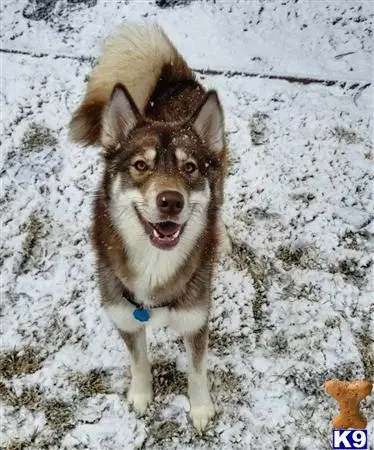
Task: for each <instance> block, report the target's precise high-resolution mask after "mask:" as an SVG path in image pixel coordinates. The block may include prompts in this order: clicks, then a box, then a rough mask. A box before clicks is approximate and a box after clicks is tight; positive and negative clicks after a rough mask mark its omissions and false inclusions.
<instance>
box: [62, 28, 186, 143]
mask: <svg viewBox="0 0 374 450" xmlns="http://www.w3.org/2000/svg"><path fill="white" fill-rule="evenodd" d="M161 73H162V76H163V78H165V77H166V79H167V81H178V80H181V79H183V80H186V79H194V75H193V73H192V71H191V69H190V68H189V67H188V66H187V64H186V62H185V61H184V59H183V58H182V57H181V56H180V55H179V53H178V51H177V50H176V48H175V47H174V46H173V44H172V43H171V42H170V40H169V39H168V37H167V36H166V34H165V33H164V32H163V31H162V29H161V28H160V27H159V26H158V25H156V24H151V25H137V26H121V27H120V28H119V29H118V31H117V33H116V34H115V35H114V36H113V37H111V38H109V39H108V40H107V41H106V43H105V45H104V49H103V53H102V56H101V57H100V59H99V62H98V64H97V66H96V67H95V68H94V69H93V71H92V73H91V76H90V80H89V83H88V86H87V91H86V94H85V97H84V100H83V102H82V104H81V105H80V107H79V108H78V109H77V111H76V112H75V113H74V115H73V118H72V120H71V122H70V137H71V139H72V140H73V141H74V142H79V143H81V144H83V145H94V144H99V143H100V142H101V132H102V115H103V111H104V108H105V106H106V104H107V102H108V100H109V99H110V97H111V94H112V91H113V88H114V86H115V85H116V84H117V83H121V84H123V85H124V86H125V87H126V88H127V90H128V91H129V93H130V94H131V96H132V98H133V100H134V102H135V104H136V105H137V107H138V109H139V111H140V112H144V109H145V107H146V105H147V102H148V100H149V98H150V96H151V94H152V92H153V90H154V89H155V87H156V84H157V82H158V81H159V78H160V75H161Z"/></svg>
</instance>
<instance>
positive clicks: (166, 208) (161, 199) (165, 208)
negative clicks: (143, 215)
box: [156, 191, 184, 216]
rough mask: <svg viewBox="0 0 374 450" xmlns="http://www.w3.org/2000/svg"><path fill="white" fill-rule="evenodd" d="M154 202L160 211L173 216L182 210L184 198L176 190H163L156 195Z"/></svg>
mask: <svg viewBox="0 0 374 450" xmlns="http://www.w3.org/2000/svg"><path fill="white" fill-rule="evenodd" d="M156 203H157V207H158V209H159V210H160V212H162V213H163V214H167V215H169V216H175V215H177V214H179V213H180V212H181V211H182V209H183V206H184V198H183V195H182V194H180V193H179V192H177V191H163V192H160V194H158V195H157V199H156Z"/></svg>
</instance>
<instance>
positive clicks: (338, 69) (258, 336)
mask: <svg viewBox="0 0 374 450" xmlns="http://www.w3.org/2000/svg"><path fill="white" fill-rule="evenodd" d="M156 3H158V4H159V5H162V4H164V3H165V2H163V1H161V0H159V1H158V2H156ZM166 3H167V2H166ZM169 3H170V2H169ZM174 3H179V4H180V5H179V6H175V7H173V8H171V7H165V8H163V7H159V6H157V5H156V4H153V2H141V1H135V2H114V1H113V2H109V1H108V2H98V3H97V4H96V1H95V0H88V1H86V2H84V1H80V2H79V1H78V2H77V1H72V0H71V1H67V2H66V1H65V2H62V1H60V0H58V1H57V0H49V1H47V2H44V3H43V5H41V4H39V6H38V5H36V4H34V8H32V2H31V1H30V2H29V3H28V2H26V1H23V2H21V1H17V2H16V1H13V2H11V1H9V0H8V1H4V2H3V4H2V5H1V7H0V8H1V16H2V23H3V27H2V30H1V38H2V44H1V46H2V48H3V52H2V56H1V67H2V70H1V77H2V81H1V83H2V88H3V89H2V92H1V101H2V104H1V111H2V124H1V127H2V129H1V131H2V138H1V141H2V142H1V143H2V155H1V157H2V171H1V181H2V185H1V193H2V195H1V201H0V208H1V217H2V221H3V227H2V246H1V259H0V261H1V277H2V295H1V333H2V335H1V338H0V345H1V354H0V368H1V376H2V380H1V381H0V398H1V400H2V407H1V408H2V420H1V421H0V422H1V423H0V426H1V441H0V445H1V446H2V447H1V448H7V449H16V448H17V449H21V448H33V449H42V448H56V449H98V450H99V449H100V450H103V449H125V450H127V449H132V448H145V449H163V448H169V449H187V448H188V449H204V448H213V449H222V450H223V449H224V450H226V449H235V450H239V449H243V450H244V449H249V448H251V449H253V450H257V449H259V450H262V449H284V450H286V449H299V450H301V449H328V448H330V436H331V431H330V421H331V419H332V417H333V416H334V414H335V412H336V405H335V403H334V401H333V400H332V399H331V398H329V397H327V396H326V395H325V394H324V392H323V383H324V381H325V380H326V379H328V378H333V377H338V378H342V379H344V378H347V379H355V378H363V377H366V378H369V379H372V380H373V379H374V341H373V335H374V333H373V330H374V304H373V281H372V280H373V264H372V255H373V250H374V245H373V239H374V238H373V234H374V213H373V211H374V202H373V159H374V151H373V147H372V134H373V124H372V111H373V91H372V85H371V84H370V83H371V79H372V76H373V73H372V62H373V61H372V55H373V54H372V48H371V45H372V37H370V36H371V35H370V33H372V31H370V30H372V27H373V13H372V11H371V9H370V2H365V1H361V2H360V1H355V2H349V1H344V2H337V1H330V2H322V1H321V2H318V1H315V2H297V3H294V2H293V1H292V2H291V1H285V2H272V3H270V2H265V3H264V2H259V1H251V2H246V1H241V2H223V1H222V2H218V1H217V2H216V4H213V2H210V3H208V4H201V3H200V2H188V1H184V2H181V1H179V2H174ZM351 5H354V6H353V7H352V6H351ZM145 16H146V18H147V19H150V20H154V19H157V20H158V21H159V22H160V23H161V24H162V25H163V26H164V28H165V30H166V31H167V32H168V34H169V35H170V37H171V38H172V39H173V40H174V41H175V43H176V45H177V46H178V48H179V49H180V51H181V52H182V54H184V55H185V56H186V59H187V60H188V61H189V63H190V64H191V66H193V67H194V68H196V69H199V74H198V75H199V76H200V77H201V79H202V81H203V82H204V84H205V85H206V86H207V87H214V88H216V89H217V90H218V91H219V93H220V96H221V98H222V102H223V105H224V109H225V112H226V122H227V130H228V137H229V141H230V149H231V153H232V165H231V168H230V175H229V178H228V182H227V195H226V204H225V210H224V215H225V219H226V222H227V223H228V224H229V226H230V230H231V231H230V233H231V235H232V236H233V238H234V241H235V246H234V252H233V255H232V256H231V257H230V258H227V259H225V260H223V261H222V263H221V264H220V267H219V270H218V272H217V276H216V281H215V286H214V292H213V296H214V309H213V313H212V320H211V344H210V351H209V368H210V371H211V373H210V379H211V383H212V392H213V395H214V397H215V399H216V404H217V406H218V409H219V414H218V415H217V417H216V418H215V420H214V421H213V422H212V424H211V427H210V429H209V430H208V432H207V433H206V435H205V436H204V437H202V438H201V437H198V436H196V434H195V432H194V430H193V429H192V426H191V423H190V421H189V418H188V402H187V398H186V396H185V395H186V381H185V375H186V374H185V371H186V357H185V353H184V350H183V346H182V345H181V342H180V339H179V338H178V336H176V335H174V334H171V333H169V332H166V331H164V330H160V331H158V332H156V333H154V335H153V336H152V337H151V339H150V340H149V343H150V347H151V348H152V353H151V355H152V361H153V365H154V389H155V392H156V398H155V402H154V403H153V405H152V407H151V408H150V410H149V412H148V413H147V415H146V416H145V417H144V418H142V419H137V418H136V416H135V414H134V413H133V412H132V411H131V410H130V409H129V408H128V406H127V403H126V401H125V396H124V392H125V390H126V388H127V384H128V381H129V369H128V358H127V354H126V352H125V350H124V348H123V344H122V342H121V340H120V338H119V336H118V335H117V333H116V331H115V330H114V328H113V326H112V325H111V324H110V322H109V320H108V319H107V318H106V316H105V315H104V314H103V313H102V311H101V307H100V303H99V297H98V290H97V286H96V280H95V278H94V265H93V255H92V252H91V248H90V246H89V228H90V206H91V201H92V198H93V194H94V192H95V189H96V186H97V182H98V180H99V177H100V163H99V158H98V155H97V151H96V150H95V149H85V150H83V149H80V148H77V147H76V146H73V145H72V144H70V143H69V142H68V141H67V133H66V124H67V123H68V121H69V119H70V115H71V112H72V111H73V110H74V108H75V107H76V105H77V104H78V102H79V100H80V98H81V95H82V89H84V83H85V77H86V75H87V74H88V73H89V71H90V69H91V65H92V61H93V59H91V58H94V57H95V56H97V54H98V50H99V44H100V40H101V39H102V38H103V37H104V36H105V35H107V34H108V33H110V32H111V31H112V28H113V26H114V25H115V24H116V23H121V22H123V21H128V20H136V19H139V18H144V17H145ZM334 23H335V24H334ZM11 52H15V53H11ZM22 53H24V54H22ZM33 55H34V56H33ZM204 69H210V72H209V73H208V74H202V73H201V71H203V70H204ZM227 71H229V72H230V73H231V74H230V73H229V74H227V73H226V72H227ZM216 72H219V73H216ZM241 72H245V73H246V74H247V75H245V74H240V73H241ZM225 73H226V74H225ZM253 74H261V75H262V76H263V78H261V77H257V76H253ZM279 77H285V78H288V79H289V81H287V80H286V79H283V80H282V79H279ZM310 78H313V79H317V80H326V81H330V82H329V83H325V84H323V83H320V82H310V83H309V84H306V81H308V80H306V79H310ZM297 79H299V80H297ZM309 81H310V80H309ZM176 355H177V356H176ZM363 407H364V408H363V409H364V411H365V413H366V415H367V416H368V417H369V419H370V423H369V426H368V428H369V434H370V435H371V439H372V445H374V414H373V410H374V397H373V395H372V396H371V398H368V399H367V400H366V401H365V402H364V405H363Z"/></svg>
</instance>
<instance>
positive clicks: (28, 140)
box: [21, 123, 58, 153]
mask: <svg viewBox="0 0 374 450" xmlns="http://www.w3.org/2000/svg"><path fill="white" fill-rule="evenodd" d="M57 142H58V141H57V139H56V137H55V136H54V135H53V134H52V131H51V130H50V129H49V128H47V127H45V126H43V125H38V124H36V123H32V124H30V126H29V128H28V129H27V130H26V132H25V134H24V135H23V138H22V141H21V149H22V150H23V152H24V153H29V152H39V151H41V150H43V148H45V147H54V146H55V145H57Z"/></svg>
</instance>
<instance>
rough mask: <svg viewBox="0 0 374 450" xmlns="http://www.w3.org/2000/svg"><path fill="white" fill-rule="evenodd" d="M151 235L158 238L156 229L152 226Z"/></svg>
mask: <svg viewBox="0 0 374 450" xmlns="http://www.w3.org/2000/svg"><path fill="white" fill-rule="evenodd" d="M153 236H154V237H156V238H159V237H160V235H159V234H158V232H157V230H156V229H155V228H153Z"/></svg>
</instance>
